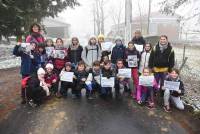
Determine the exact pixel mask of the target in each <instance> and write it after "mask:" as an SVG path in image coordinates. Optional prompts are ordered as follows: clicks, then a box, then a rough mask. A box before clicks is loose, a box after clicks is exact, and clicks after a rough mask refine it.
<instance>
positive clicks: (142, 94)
mask: <svg viewBox="0 0 200 134" xmlns="http://www.w3.org/2000/svg"><path fill="white" fill-rule="evenodd" d="M142 76H153V75H151V72H150V70H149V68H144V69H143V73H142ZM156 89H158V84H157V82H156V80H155V79H154V81H153V86H143V85H141V84H139V85H138V88H137V96H136V100H137V102H138V104H142V103H145V102H146V101H147V102H148V105H147V107H148V108H150V109H151V108H154V106H155V104H154V91H155V90H156Z"/></svg>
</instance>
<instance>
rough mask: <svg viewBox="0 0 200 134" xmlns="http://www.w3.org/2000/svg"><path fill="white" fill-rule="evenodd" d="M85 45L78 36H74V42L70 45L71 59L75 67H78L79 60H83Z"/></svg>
mask: <svg viewBox="0 0 200 134" xmlns="http://www.w3.org/2000/svg"><path fill="white" fill-rule="evenodd" d="M82 51H83V47H82V46H81V45H80V44H79V40H78V38H77V37H73V38H72V44H71V45H70V46H69V49H68V52H69V60H70V62H71V63H72V66H73V68H76V66H77V65H78V62H79V61H81V60H82V58H81V54H82Z"/></svg>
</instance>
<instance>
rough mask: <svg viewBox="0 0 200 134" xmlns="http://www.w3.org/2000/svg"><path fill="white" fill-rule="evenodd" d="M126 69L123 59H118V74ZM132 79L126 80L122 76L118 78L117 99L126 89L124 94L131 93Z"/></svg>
mask: <svg viewBox="0 0 200 134" xmlns="http://www.w3.org/2000/svg"><path fill="white" fill-rule="evenodd" d="M123 68H125V66H124V61H123V59H118V60H117V63H116V73H118V69H123ZM129 85H130V79H129V78H124V77H121V76H118V75H117V77H116V82H115V95H116V98H117V97H119V95H120V89H124V93H126V92H129V93H130V92H131V91H130V86H129Z"/></svg>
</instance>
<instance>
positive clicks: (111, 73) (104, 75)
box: [102, 68, 115, 79]
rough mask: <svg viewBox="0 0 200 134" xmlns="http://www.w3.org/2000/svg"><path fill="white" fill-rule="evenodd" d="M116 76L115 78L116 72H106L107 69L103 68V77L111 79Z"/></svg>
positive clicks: (110, 70)
mask: <svg viewBox="0 0 200 134" xmlns="http://www.w3.org/2000/svg"><path fill="white" fill-rule="evenodd" d="M114 76H115V73H114V70H112V69H109V70H106V69H105V68H102V77H107V78H108V79H109V78H110V77H114Z"/></svg>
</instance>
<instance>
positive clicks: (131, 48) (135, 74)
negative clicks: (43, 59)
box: [125, 42, 140, 96]
mask: <svg viewBox="0 0 200 134" xmlns="http://www.w3.org/2000/svg"><path fill="white" fill-rule="evenodd" d="M129 56H137V61H136V64H135V65H133V66H130V65H129V63H128V62H129V61H128V57H129ZM125 59H126V63H127V67H128V68H131V71H132V78H133V81H134V83H133V84H134V89H135V91H136V92H137V86H138V82H139V79H138V63H139V60H140V53H139V52H138V51H137V50H136V48H135V46H134V43H133V42H129V43H128V48H127V49H126V51H125ZM136 92H135V93H136ZM133 96H134V94H133Z"/></svg>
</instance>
